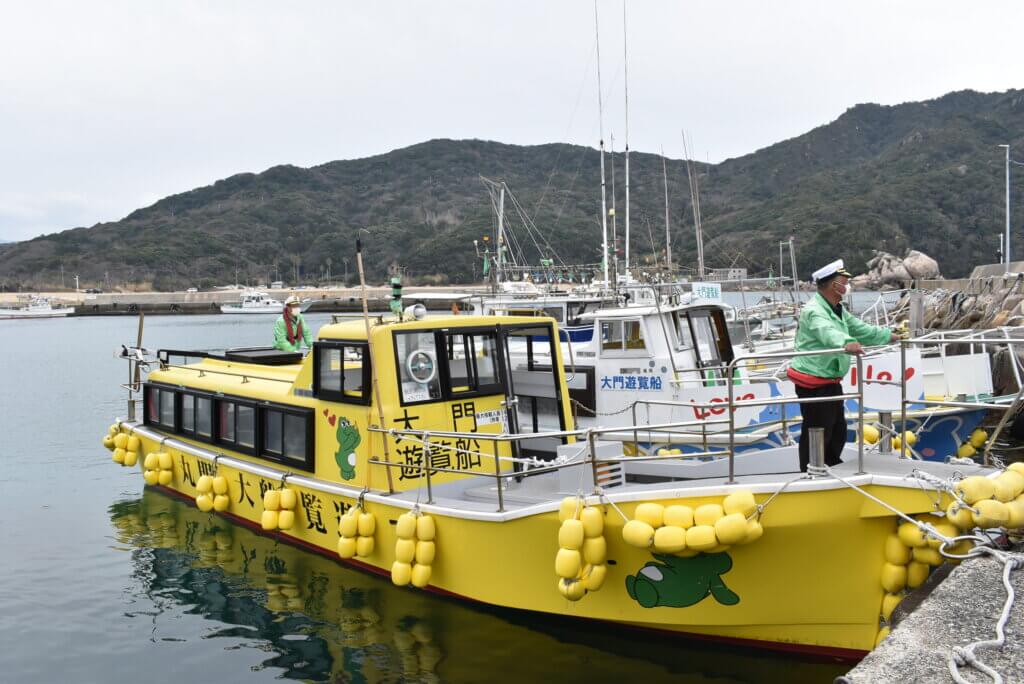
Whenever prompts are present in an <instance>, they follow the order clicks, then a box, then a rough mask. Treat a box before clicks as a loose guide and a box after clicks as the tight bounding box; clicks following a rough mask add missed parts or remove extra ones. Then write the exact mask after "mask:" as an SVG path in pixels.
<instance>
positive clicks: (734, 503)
mask: <svg viewBox="0 0 1024 684" xmlns="http://www.w3.org/2000/svg"><path fill="white" fill-rule="evenodd" d="M722 509H723V510H724V511H725V514H726V515H732V514H734V513H738V514H740V515H742V516H743V517H744V518H749V517H750V516H752V515H753V514H754V513H755V512H756V511H757V502H756V501H755V500H754V495H753V494H752V493H750V492H748V491H739V492H733V493H732V494H730V495H729V496H727V497H725V499H724V500H723V501H722Z"/></svg>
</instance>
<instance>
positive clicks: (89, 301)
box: [0, 287, 483, 316]
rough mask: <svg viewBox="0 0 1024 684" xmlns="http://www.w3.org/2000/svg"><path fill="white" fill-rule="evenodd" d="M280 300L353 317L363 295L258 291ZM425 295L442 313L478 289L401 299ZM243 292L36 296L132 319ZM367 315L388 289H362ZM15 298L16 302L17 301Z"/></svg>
mask: <svg viewBox="0 0 1024 684" xmlns="http://www.w3.org/2000/svg"><path fill="white" fill-rule="evenodd" d="M260 291H261V292H266V293H267V294H268V295H270V296H271V297H273V298H274V299H277V300H279V301H282V302H283V301H284V300H285V299H286V298H287V297H289V296H291V295H295V296H296V297H298V298H299V299H302V300H306V299H308V300H310V301H311V302H312V303H311V305H310V307H309V308H308V309H307V313H355V312H359V311H362V306H363V305H362V299H361V297H362V292H361V290H360V289H359V288H358V287H347V288H332V289H316V290H307V289H303V290H289V289H283V290H273V289H271V290H260ZM424 291H429V292H430V298H429V299H426V300H424V302H423V303H424V304H425V305H426V307H427V308H428V309H431V310H435V311H447V310H449V309H450V308H451V305H452V302H453V301H455V298H456V297H458V296H459V295H464V294H467V293H471V292H472V293H479V292H482V291H483V288H481V287H475V288H455V287H451V288H445V287H438V288H423V287H410V288H406V293H405V294H406V300H407V302H406V303H407V304H408V303H413V302H415V301H416V300H415V293H416V292H424ZM241 293H242V290H216V291H210V292H111V293H107V292H104V293H100V294H85V293H81V292H51V293H41V294H42V296H44V297H48V298H49V299H50V300H51V301H52V302H53V306H54V307H57V306H74V307H75V313H74V315H75V316H134V315H137V314H139V313H145V314H147V315H155V314H156V315H159V314H197V315H202V314H219V313H221V311H220V307H221V306H222V305H224V304H237V303H238V301H239V297H240V295H241ZM445 293H451V294H452V297H453V298H452V299H450V300H449V299H444V298H443V295H444V294H445ZM366 295H367V300H368V302H367V303H368V307H369V309H370V311H386V310H387V308H388V305H389V303H390V300H391V288H390V287H368V288H366ZM19 298H20V299H19ZM21 300H25V301H27V295H26V294H20V295H19V294H16V293H10V292H8V293H3V294H0V307H5V306H19V305H21V304H23V303H24V302H22V301H21Z"/></svg>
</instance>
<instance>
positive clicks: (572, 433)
mask: <svg viewBox="0 0 1024 684" xmlns="http://www.w3.org/2000/svg"><path fill="white" fill-rule="evenodd" d="M837 353H846V352H845V350H843V349H823V350H814V351H806V352H792V351H790V352H764V353H752V354H747V355H742V356H739V357H736V358H735V359H733V360H732V361H731V362H730V363H729V364H728V365H727V367H728V368H729V370H730V371H731V370H734V369H735V367H736V364H737V363H739V362H740V361H743V360H747V359H764V358H794V357H798V356H820V355H827V354H837ZM855 357H856V364H857V368H858V377H859V378H863V373H861V372H859V371H860V370H861V364H862V358H861V355H859V354H858V355H855ZM864 384H865V383H864V382H859V383H858V385H857V392H853V393H847V394H840V395H836V396H829V397H809V398H802V399H801V398H799V397H796V396H793V397H788V396H784V397H771V398H766V399H755V400H739V401H738V400H736V397H735V396H734V392H733V384H732V383H730V384H729V385H728V402H727V404H724V405H723V404H722V403H721V402H710V401H708V402H694V403H692V404H690V405H691V406H695V407H701V408H722V407H723V406H725V407H727V408H728V410H727V413H728V417H727V418H725V419H716V420H711V421H709V420H706V419H697V420H682V421H668V422H665V423H658V424H654V425H646V426H644V429H645V430H676V429H679V428H688V427H700V426H706V425H708V424H725V425H727V430H728V434H729V447H728V449H727V450H726V451H724V452H723V451H707V450H705V451H701V452H697V453H689V454H687V455H686V457H687V458H700V457H722V456H723V455H724V456H727V457H728V468H729V477H728V480H727V483H729V484H733V483H735V482H736V479H735V410H736V409H737V408H742V407H747V406H772V405H780V404H787V403H794V402H800V403H824V402H830V401H838V400H843V401H845V400H846V399H857V400H858V425H859V434H863V429H864V408H863V407H864V390H863V387H864ZM630 429H631V428H625V429H624V428H622V427H620V426H615V427H604V428H602V427H594V428H586V429H576V430H557V431H548V432H534V433H516V434H511V433H507V432H503V433H498V434H493V435H481V434H480V433H479V432H458V431H443V430H442V431H433V430H414V429H398V428H381V427H378V426H372V425H371V426H370V427H369V430H370V431H371V432H376V433H380V434H381V435H382V436H383V437H384V438H387V436H391V437H393V438H396V439H405V438H407V439H412V440H416V441H420V442H421V444H423V451H424V454H423V457H422V459H421V460H420V463H413V464H409V463H396V462H391V461H390V460H388V459H384V460H381V459H373V458H371V459H370V460H369V462H370V463H371V464H374V465H379V466H382V467H385V468H403V469H407V470H413V471H416V472H419V473H421V476H422V477H423V478H424V480H425V484H426V487H427V499H428V502H430V501H432V500H433V483H432V477H433V474H434V473H439V472H443V473H453V474H461V475H474V476H480V475H484V476H487V477H491V478H494V479H495V481H496V484H497V487H496V489H497V497H498V510H499V512H500V511H504V509H505V507H504V491H503V481H504V480H506V479H508V478H515V477H521V476H522V475H523V473H522V472H521V471H517V470H512V471H508V472H505V471H503V470H502V461H513V462H515V463H520V462H522V459H516V458H512V457H502V456H500V455H499V453H500V450H499V446H498V445H499V444H501V443H515V442H520V441H526V440H536V439H562V440H564V439H566V438H569V437H572V438H575V439H583V440H585V441H586V443H587V451H588V456H587V458H584V459H579V460H573V461H570V462H568V463H553V464H551V465H539V464H537V465H536V467H531V468H530V473H529V474H530V475H537V474H541V473H546V472H554V471H558V470H561V469H563V468H572V467H582V466H585V465H589V466H590V467H591V472H592V477H593V484H594V487H595V488H597V487H599V486H600V483H599V474H598V473H599V468H600V466H601V465H608V464H615V463H625V462H628V463H636V462H641V461H661V460H675V461H678V460H679V458H680V455H679V454H645V455H636V456H621V457H614V458H608V457H601V458H599V457H598V456H597V449H596V441H597V439H598V438H600V436H601V435H605V434H611V433H621V432H623V431H628V430H630ZM431 439H454V440H477V441H481V440H482V441H490V442H491V443H492V450H493V451H492V453H489V454H488V453H485V452H475V453H476V454H477V455H479V456H481V457H487V458H492V459H493V460H494V472H493V473H481V472H480V471H479V470H472V469H468V468H465V469H463V468H443V467H438V466H435V465H433V464H432V463H431V462H430V461H431V459H430V449H431V448H435V449H443V450H449V451H450V450H452V449H453V448H454V447H452V446H450V445H444V446H442V445H437V444H435V445H434V446H433V447H432V446H431V442H430V440H431ZM455 449H456V450H457V448H455ZM863 472H864V469H863V440H858V474H863Z"/></svg>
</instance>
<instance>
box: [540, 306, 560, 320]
mask: <svg viewBox="0 0 1024 684" xmlns="http://www.w3.org/2000/svg"><path fill="white" fill-rule="evenodd" d="M544 315H545V316H551V318H554V319H555V320H556V321H558V322H559V323H561V322H562V321H563V320H564V319H565V312H564V310H563V308H562V307H560V306H545V307H544Z"/></svg>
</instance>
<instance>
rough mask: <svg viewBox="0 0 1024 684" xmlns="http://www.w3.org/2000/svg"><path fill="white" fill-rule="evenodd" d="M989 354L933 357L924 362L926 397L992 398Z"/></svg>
mask: <svg viewBox="0 0 1024 684" xmlns="http://www.w3.org/2000/svg"><path fill="white" fill-rule="evenodd" d="M989 363H990V362H989V356H988V354H986V353H978V354H962V355H960V356H931V357H928V358H926V359H924V379H925V389H924V391H925V394H932V395H938V396H945V397H955V396H957V395H958V394H963V395H966V396H967V397H971V398H973V397H981V398H984V397H990V396H992V392H993V391H994V390H993V388H992V368H991V366H990V365H989Z"/></svg>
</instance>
